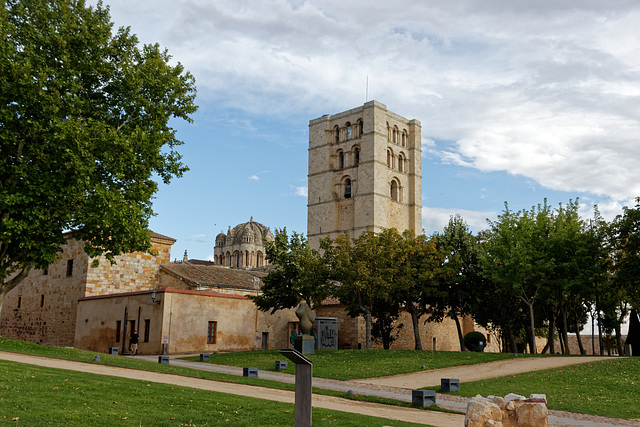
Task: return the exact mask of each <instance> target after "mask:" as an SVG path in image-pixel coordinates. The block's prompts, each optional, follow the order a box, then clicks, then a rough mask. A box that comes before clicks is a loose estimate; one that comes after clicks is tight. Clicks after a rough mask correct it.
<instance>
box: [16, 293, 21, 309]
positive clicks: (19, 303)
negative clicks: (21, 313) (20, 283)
mask: <svg viewBox="0 0 640 427" xmlns="http://www.w3.org/2000/svg"><path fill="white" fill-rule="evenodd" d="M21 305H22V297H21V296H19V297H18V307H17V308H20V306H21Z"/></svg>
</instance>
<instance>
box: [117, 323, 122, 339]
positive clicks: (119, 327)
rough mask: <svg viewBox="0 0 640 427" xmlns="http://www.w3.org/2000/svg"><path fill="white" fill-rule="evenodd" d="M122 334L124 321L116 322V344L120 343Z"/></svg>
mask: <svg viewBox="0 0 640 427" xmlns="http://www.w3.org/2000/svg"><path fill="white" fill-rule="evenodd" d="M120 332H122V320H116V342H120Z"/></svg>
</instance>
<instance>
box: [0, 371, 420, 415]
mask: <svg viewBox="0 0 640 427" xmlns="http://www.w3.org/2000/svg"><path fill="white" fill-rule="evenodd" d="M293 421H294V406H293V405H292V404H286V403H278V402H271V401H267V400H261V399H255V398H248V397H243V396H234V395H229V394H224V393H216V392H210V391H204V390H197V389H191V388H187V387H179V386H172V385H168V384H159V383H152V382H146V381H139V380H130V379H126V378H115V377H109V376H103V375H94V374H87V373H83V372H74V371H65V370H62V369H52V368H43V367H38V366H33V365H28V364H21V363H15V362H7V361H0V424H9V425H12V426H31V425H66V426H105V425H108V426H183V427H187V426H190V427H191V426H192V427H196V426H220V425H232V426H256V425H264V426H273V425H293ZM313 425H314V426H316V425H317V426H329V425H332V426H333V425H339V426H363V425H366V426H413V425H416V424H412V423H405V422H398V421H392V420H387V419H383V418H375V417H369V416H362V415H355V414H350V413H344V412H338V411H331V410H326V409H318V408H314V409H313Z"/></svg>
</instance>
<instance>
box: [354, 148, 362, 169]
mask: <svg viewBox="0 0 640 427" xmlns="http://www.w3.org/2000/svg"><path fill="white" fill-rule="evenodd" d="M359 164H360V149H359V148H358V147H356V148H354V149H353V165H354V166H358V165H359Z"/></svg>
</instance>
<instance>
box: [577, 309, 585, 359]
mask: <svg viewBox="0 0 640 427" xmlns="http://www.w3.org/2000/svg"><path fill="white" fill-rule="evenodd" d="M576 340H577V341H578V348H579V349H580V354H582V355H585V354H587V350H585V349H584V347H583V346H582V337H581V336H580V320H579V319H578V317H577V316H576Z"/></svg>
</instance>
